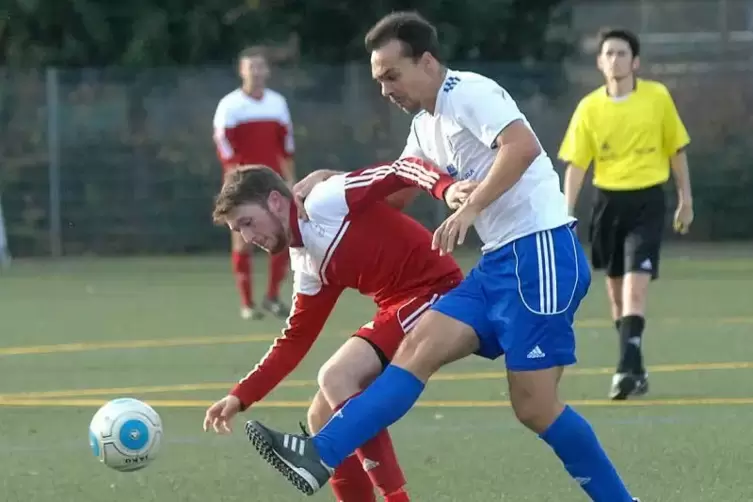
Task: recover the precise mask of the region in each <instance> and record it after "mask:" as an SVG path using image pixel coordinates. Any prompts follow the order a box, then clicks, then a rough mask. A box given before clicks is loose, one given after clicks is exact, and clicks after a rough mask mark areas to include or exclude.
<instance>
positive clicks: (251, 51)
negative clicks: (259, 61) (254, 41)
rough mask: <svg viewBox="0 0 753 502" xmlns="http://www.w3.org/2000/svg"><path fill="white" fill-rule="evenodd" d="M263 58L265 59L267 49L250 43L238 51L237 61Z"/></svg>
mask: <svg viewBox="0 0 753 502" xmlns="http://www.w3.org/2000/svg"><path fill="white" fill-rule="evenodd" d="M251 58H264V59H267V49H266V48H265V47H262V46H261V45H251V46H249V47H246V48H244V49H243V50H242V51H240V52H239V53H238V62H239V63H240V62H241V61H243V60H244V59H251Z"/></svg>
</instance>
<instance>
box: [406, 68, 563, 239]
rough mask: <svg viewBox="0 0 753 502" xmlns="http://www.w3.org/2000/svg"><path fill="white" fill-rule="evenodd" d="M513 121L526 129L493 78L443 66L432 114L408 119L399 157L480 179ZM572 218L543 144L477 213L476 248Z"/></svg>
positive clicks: (523, 119) (523, 234) (422, 114)
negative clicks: (479, 243) (520, 172)
mask: <svg viewBox="0 0 753 502" xmlns="http://www.w3.org/2000/svg"><path fill="white" fill-rule="evenodd" d="M516 120H521V121H523V123H524V124H526V125H527V126H528V127H529V128H531V125H530V124H529V123H528V120H527V119H526V117H525V116H524V115H523V114H522V113H521V112H520V110H519V109H518V105H517V104H516V103H515V100H514V99H513V98H512V97H511V96H510V94H509V93H508V92H507V91H505V89H503V88H502V87H501V86H500V85H499V84H497V83H496V82H495V81H493V80H491V79H489V78H487V77H484V76H482V75H479V74H477V73H472V72H462V71H452V70H448V71H447V75H446V76H445V80H444V83H443V85H442V87H441V88H440V90H439V93H438V95H437V104H436V108H435V111H434V114H430V113H428V112H426V111H422V112H420V113H419V114H417V115H416V116H415V117H414V118H413V123H412V124H411V130H410V133H409V135H408V140H407V144H406V146H405V150H404V151H403V153H402V155H401V157H422V158H425V159H426V160H429V161H431V162H433V163H434V164H436V165H437V166H438V167H439V168H440V169H441V170H444V171H446V172H447V173H448V174H449V175H450V176H452V177H453V178H455V179H458V180H475V181H481V180H482V179H484V177H485V176H486V175H487V173H488V172H489V169H490V168H491V166H492V164H493V163H494V160H495V157H496V155H497V152H496V139H497V136H498V135H499V133H500V132H502V130H503V129H505V128H506V127H507V126H508V125H509V124H510V123H512V122H514V121H516ZM531 130H533V129H532V128H531ZM573 221H575V220H574V218H572V217H570V216H569V215H568V211H567V204H566V202H565V196H564V195H563V193H562V191H561V190H560V180H559V176H558V175H557V172H556V171H555V170H554V166H553V165H552V161H551V159H550V158H549V156H548V155H547V154H546V152H544V150H543V148H542V151H541V153H540V154H539V156H538V157H536V159H535V160H534V161H533V163H532V164H531V166H530V167H529V168H528V169H527V170H526V171H525V173H524V174H523V176H522V177H521V178H520V180H518V182H517V183H515V185H513V186H512V187H511V188H510V189H509V190H508V191H507V192H505V193H504V194H503V195H502V196H501V197H499V198H498V199H497V200H495V201H494V202H492V203H491V204H490V205H489V206H488V207H487V208H486V209H484V210H483V211H482V212H481V214H480V215H479V216H478V218H477V219H476V223H475V228H476V232H478V235H479V237H480V238H481V240H482V242H483V247H482V248H481V251H482V252H484V253H487V252H489V251H493V250H495V249H498V248H500V247H502V246H504V245H505V244H508V243H510V242H512V241H514V240H516V239H519V238H521V237H524V236H526V235H529V234H532V233H535V232H539V231H543V230H550V229H553V228H557V227H560V226H562V225H566V224H568V223H571V222H573Z"/></svg>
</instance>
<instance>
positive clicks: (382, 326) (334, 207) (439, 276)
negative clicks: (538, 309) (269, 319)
mask: <svg viewBox="0 0 753 502" xmlns="http://www.w3.org/2000/svg"><path fill="white" fill-rule="evenodd" d="M452 183H453V180H452V178H450V177H449V176H447V175H440V174H439V173H438V172H436V171H434V170H433V167H431V166H430V165H429V164H428V163H425V162H424V161H421V160H418V159H403V160H401V161H398V162H395V163H394V164H392V165H383V166H377V167H373V168H367V169H361V170H359V171H355V172H352V173H348V174H340V175H337V176H333V177H331V178H329V179H328V180H327V181H324V182H322V183H319V184H317V185H316V186H315V188H314V189H313V190H312V191H311V193H310V194H309V195H308V197H307V198H306V201H305V212H306V214H307V218H308V219H307V220H304V219H302V218H300V215H299V213H298V209H297V207H296V205H295V203H294V202H293V201H292V195H291V193H290V191H289V190H288V189H287V187H286V186H285V184H284V183H283V182H282V180H281V179H280V178H279V176H277V175H276V174H274V173H273V172H272V171H271V170H269V169H266V168H264V167H260V168H259V167H252V168H249V169H244V170H237V171H235V172H233V173H231V174H229V175H228V177H227V178H226V180H225V184H224V186H223V188H222V190H221V192H220V194H219V196H218V197H217V200H216V205H215V213H214V217H215V220H216V221H218V222H224V223H227V224H228V225H229V226H230V227H231V228H232V229H233V230H235V231H237V232H239V233H240V234H241V235H242V236H243V238H244V239H245V240H246V241H247V242H251V243H253V244H255V245H257V246H259V247H262V248H264V249H266V250H267V251H269V252H276V251H278V250H280V249H284V248H285V247H287V246H288V245H290V254H291V258H292V268H293V271H294V278H295V279H294V285H295V286H294V290H295V301H294V305H293V310H292V312H291V315H290V318H289V319H288V325H287V327H286V328H285V329H283V332H282V336H281V337H279V338H278V339H277V340H276V341H275V342H274V344H273V345H272V347H271V348H270V350H269V352H267V354H266V355H265V356H264V358H263V359H262V361H261V362H260V363H259V364H258V365H257V366H256V367H255V368H254V369H253V370H252V371H251V372H250V373H249V374H248V375H247V376H246V377H245V378H244V379H243V380H241V381H240V383H239V384H238V385H236V386H235V388H233V389H232V391H231V393H230V395H229V396H227V397H225V398H224V399H222V400H220V401H219V402H217V403H216V404H215V405H213V406H212V407H210V408H209V409H208V410H207V413H206V416H205V421H204V428H205V430H206V429H208V428H209V427H210V426H213V427H214V429H215V430H217V431H218V432H219V431H222V430H223V429H225V428H226V427H227V426H228V422H229V420H230V419H231V418H232V417H233V416H234V415H235V414H236V413H237V412H239V411H241V410H243V409H246V408H248V407H249V406H251V405H252V404H253V403H255V402H257V401H259V400H261V399H263V398H264V397H265V396H266V395H267V394H268V393H269V392H270V391H271V390H272V389H273V388H274V387H275V386H276V385H278V384H279V383H280V382H281V381H282V380H283V379H284V378H285V377H286V376H287V375H288V374H289V373H290V372H291V371H293V369H294V368H295V367H296V366H297V365H298V363H299V362H300V361H301V360H302V359H303V357H304V356H305V355H306V353H307V352H308V351H309V350H310V348H311V346H312V345H313V343H314V341H315V340H316V338H317V336H318V335H319V333H320V331H321V330H322V328H323V326H324V324H325V322H326V320H327V318H328V317H329V315H330V313H331V311H332V309H333V308H334V306H335V303H336V302H337V299H338V297H339V296H340V294H341V293H342V292H343V290H345V289H346V288H352V289H356V290H358V291H359V292H361V293H362V294H364V295H367V296H370V297H372V298H373V299H374V301H375V303H376V304H377V313H376V315H375V316H374V318H373V319H372V321H371V322H369V323H368V324H366V325H364V326H362V327H361V328H360V329H359V330H358V331H357V332H356V333H355V335H354V336H353V337H352V338H350V339H349V340H348V341H347V342H346V343H345V344H344V345H343V346H342V347H341V348H340V349H339V350H338V351H337V352H336V353H335V355H333V356H332V358H330V360H329V361H327V362H326V363H325V364H324V366H323V367H322V368H321V370H320V372H319V377H318V383H319V388H320V390H319V393H318V394H317V396H316V397H315V398H314V401H313V403H312V406H311V409H310V410H309V426H310V427H311V429H312V430H313V431H317V430H319V429H320V428H321V427H323V426H324V424H325V423H326V421H327V420H328V419H329V418H330V416H331V415H332V413H334V411H336V410H338V409H339V407H341V406H342V405H343V404H344V403H345V402H346V401H347V400H348V399H349V398H351V397H352V396H353V395H355V394H357V393H358V392H360V390H361V389H363V388H365V387H366V386H367V385H368V384H369V382H371V381H372V380H373V379H374V378H376V377H377V376H378V375H379V373H381V371H382V369H383V367H384V366H385V365H386V364H387V363H388V362H389V360H390V359H391V358H392V356H393V355H394V353H395V351H396V350H397V348H398V346H399V344H400V342H401V341H402V339H403V337H404V336H405V333H406V332H408V331H410V329H412V327H413V326H414V325H415V324H416V323H417V322H418V320H419V318H420V317H421V315H422V313H423V312H426V311H427V310H428V309H429V307H430V306H431V305H432V304H433V303H434V302H435V301H436V300H438V299H439V297H440V296H441V295H443V294H444V293H446V292H447V291H449V290H450V289H452V288H453V287H455V286H456V285H457V284H458V283H459V282H460V281H461V280H462V277H463V275H462V272H461V270H460V268H459V267H458V265H457V263H455V261H454V260H453V259H452V258H450V257H449V256H439V255H438V254H437V253H434V252H432V251H431V239H432V235H431V233H430V232H429V231H428V230H427V229H426V228H424V227H423V226H421V225H420V224H419V223H418V222H416V221H415V220H413V219H411V218H410V217H408V216H406V215H405V214H403V213H401V212H400V211H399V210H397V209H395V208H393V207H391V206H390V205H388V204H387V203H386V202H385V201H384V199H385V197H387V196H388V195H390V194H393V193H397V192H399V191H404V190H403V189H405V188H406V187H416V186H418V187H420V188H422V189H424V190H426V191H428V192H430V193H431V194H432V195H434V196H435V197H437V198H440V199H441V198H443V197H444V196H445V195H446V198H447V200H448V203H449V202H450V201H451V200H452V198H453V197H455V196H458V194H459V192H460V191H461V190H460V189H458V186H462V185H452ZM448 187H449V189H448ZM445 192H446V194H445ZM356 453H357V457H356V456H351V457H349V458H348V459H347V460H346V461H345V462H344V463H343V464H342V465H341V466H340V467H339V468H338V469H337V470H336V471H335V473H334V475H333V477H332V478H331V483H332V488H333V490H334V491H335V495H336V496H337V499H338V500H339V501H345V502H350V501H358V502H368V501H370V500H374V493H373V488H372V486H371V485H372V483H373V484H374V485H375V486H377V488H379V490H380V492H381V493H382V494H383V495H384V496H385V497H386V498H385V499H386V500H388V501H395V502H397V501H405V500H408V497H407V494H406V493H405V492H404V490H403V486H404V484H405V479H404V477H403V475H402V472H401V470H400V467H399V465H398V464H397V459H396V457H395V453H394V449H393V448H392V444H391V440H390V438H389V434H388V432H387V431H386V430H384V431H382V432H381V433H380V434H378V435H377V436H376V437H375V438H374V439H373V440H371V441H370V442H368V443H366V444H365V445H364V446H363V447H362V448H361V449H360V450H359V451H357V452H356ZM364 470H366V471H368V475H367V474H366V473H365V472H364ZM369 477H370V478H371V482H370V481H369Z"/></svg>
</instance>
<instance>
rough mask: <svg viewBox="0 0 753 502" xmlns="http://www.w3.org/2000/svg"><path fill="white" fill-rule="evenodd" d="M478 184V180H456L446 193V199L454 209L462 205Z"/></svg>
mask: <svg viewBox="0 0 753 502" xmlns="http://www.w3.org/2000/svg"><path fill="white" fill-rule="evenodd" d="M477 186H478V181H471V180H465V181H456V182H455V183H453V184H452V185H450V186H449V187H447V190H446V191H445V193H444V200H445V202H446V203H447V205H448V206H449V208H450V209H452V210H453V211H454V210H456V209H458V208H459V207H460V206H462V205H463V204H464V203H465V201H466V200H467V199H468V196H469V195H471V193H472V192H473V190H475V188H476V187H477Z"/></svg>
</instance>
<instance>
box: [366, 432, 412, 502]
mask: <svg viewBox="0 0 753 502" xmlns="http://www.w3.org/2000/svg"><path fill="white" fill-rule="evenodd" d="M356 453H357V454H358V458H359V459H361V464H363V468H364V470H365V471H366V473H367V474H368V475H369V478H371V482H372V484H373V485H374V486H376V487H377V488H378V489H379V492H380V493H381V494H382V495H384V496H385V497H387V498H386V500H389V501H391V502H392V501H394V502H402V501H405V500H408V498H407V494H406V493H405V491H403V486H404V485H405V476H404V475H403V470H402V469H401V468H400V464H398V462H397V454H396V453H395V448H393V446H392V439H391V438H390V434H389V432H387V429H384V430H383V431H381V432H380V433H379V434H377V435H376V436H374V437H373V438H372V439H370V440H368V441H367V442H366V443H364V445H363V446H361V447H360V448H359V449H357V450H356ZM400 492H402V497H403V498H399V497H400ZM393 495H394V497H398V498H394V497H393Z"/></svg>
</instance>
